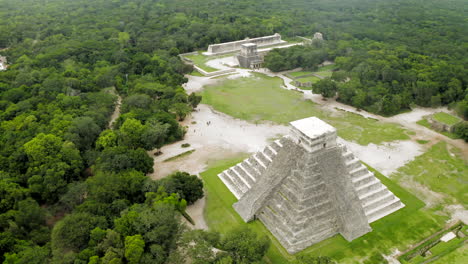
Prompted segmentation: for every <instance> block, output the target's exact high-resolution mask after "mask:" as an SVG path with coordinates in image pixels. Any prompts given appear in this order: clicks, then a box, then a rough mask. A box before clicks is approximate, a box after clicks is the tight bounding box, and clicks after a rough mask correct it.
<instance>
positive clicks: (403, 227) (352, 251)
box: [201, 157, 445, 264]
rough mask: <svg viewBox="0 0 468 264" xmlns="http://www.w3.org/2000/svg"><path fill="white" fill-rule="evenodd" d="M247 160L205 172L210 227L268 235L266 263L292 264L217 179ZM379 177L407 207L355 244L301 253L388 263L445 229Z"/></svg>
mask: <svg viewBox="0 0 468 264" xmlns="http://www.w3.org/2000/svg"><path fill="white" fill-rule="evenodd" d="M244 158H245V157H241V158H237V159H229V160H224V161H219V162H217V163H215V164H213V165H212V166H210V167H209V169H208V170H207V171H205V172H203V173H201V176H202V178H203V181H204V184H205V189H206V207H205V212H204V216H205V219H206V221H207V224H208V226H209V228H210V229H212V230H216V231H218V232H221V234H225V233H226V232H227V231H228V230H230V229H232V228H234V227H235V226H236V225H248V226H249V227H250V228H251V229H252V230H253V231H254V232H257V233H258V234H263V235H267V236H268V237H269V238H270V239H271V241H272V245H271V247H270V249H269V250H268V253H267V256H266V257H265V259H264V263H274V264H275V263H278V264H284V263H289V262H290V261H292V260H293V259H294V258H295V256H293V255H289V254H288V253H287V252H286V251H285V250H284V249H283V248H282V246H281V245H280V244H279V242H278V241H277V240H276V239H275V238H274V237H273V235H272V234H271V233H270V232H269V231H268V230H267V229H266V228H265V227H264V225H263V224H262V223H261V222H260V221H258V220H257V221H253V222H251V223H248V224H246V223H244V222H243V221H242V219H241V218H240V217H239V215H238V214H237V213H236V212H235V211H234V209H233V208H232V204H233V203H235V202H236V201H237V200H236V198H235V197H234V195H232V194H231V192H230V191H229V190H228V189H227V188H226V187H225V186H224V184H223V182H222V181H221V180H220V179H219V178H218V176H217V174H218V173H220V172H222V171H224V170H225V169H227V168H229V167H231V166H233V165H235V164H236V163H238V162H240V161H242V160H243V159H244ZM375 174H376V176H377V177H378V178H379V179H380V180H381V181H382V183H383V184H385V185H386V186H387V187H388V188H389V189H390V190H391V191H392V192H393V193H394V194H395V195H396V196H398V197H399V198H400V199H401V201H402V202H403V203H404V204H405V205H406V206H405V207H404V208H403V209H400V210H399V211H397V212H395V213H393V214H391V215H389V216H386V217H384V218H383V219H380V220H378V221H376V222H374V223H372V224H371V227H372V229H373V231H372V232H370V233H368V234H366V235H364V236H362V237H360V238H358V239H355V240H353V241H352V242H348V241H346V240H345V239H344V238H343V237H342V236H341V235H336V236H334V237H332V238H330V239H327V240H324V241H322V242H320V243H318V244H316V245H313V246H311V247H309V248H307V249H305V250H304V251H302V252H300V253H298V254H306V255H312V256H329V257H331V258H333V259H334V260H336V261H338V263H356V262H364V263H372V264H374V263H385V260H384V259H383V258H382V256H381V254H389V253H390V252H391V250H393V249H395V248H398V249H400V250H404V249H405V248H407V246H408V245H409V244H412V243H416V242H418V241H420V240H422V239H424V238H425V237H427V236H429V235H431V234H432V233H433V232H435V231H436V230H438V229H440V228H441V227H442V226H443V223H444V220H445V218H444V217H442V216H438V215H435V214H433V213H432V212H430V211H427V210H425V209H423V207H424V203H423V202H422V201H421V200H419V199H418V198H416V197H415V196H413V195H412V194H410V193H409V192H407V191H406V190H404V189H403V188H401V187H400V186H399V185H398V184H396V183H394V182H392V181H391V180H389V179H388V178H386V177H385V176H383V175H382V174H380V173H378V172H375Z"/></svg>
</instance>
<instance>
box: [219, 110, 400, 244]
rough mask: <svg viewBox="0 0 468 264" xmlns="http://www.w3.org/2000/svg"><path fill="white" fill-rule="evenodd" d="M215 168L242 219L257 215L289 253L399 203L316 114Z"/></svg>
mask: <svg viewBox="0 0 468 264" xmlns="http://www.w3.org/2000/svg"><path fill="white" fill-rule="evenodd" d="M290 125H291V132H290V135H288V136H285V137H283V138H281V139H279V140H276V141H274V142H273V143H272V144H270V145H269V146H267V147H265V149H263V150H262V151H260V152H258V153H256V154H254V155H253V156H251V157H250V158H248V159H246V160H244V161H243V162H241V163H239V164H237V165H235V166H233V167H231V168H229V169H227V170H225V171H224V172H222V173H220V174H219V175H218V177H219V178H221V180H222V181H223V182H224V184H225V185H226V186H227V187H228V189H229V190H230V191H231V192H232V193H233V194H234V196H236V198H237V199H238V202H237V203H235V204H234V205H233V207H234V209H235V210H236V211H237V213H239V215H240V216H241V217H242V218H243V219H244V221H246V222H248V221H251V220H254V219H260V220H261V221H262V222H263V223H264V224H265V226H266V227H267V228H268V229H269V230H270V231H271V233H273V234H274V235H275V237H276V238H277V239H278V240H279V242H280V243H281V244H282V245H283V247H284V248H285V249H286V250H287V251H288V252H289V253H296V252H298V251H300V250H302V249H304V248H306V247H308V246H310V245H313V244H315V243H318V242H320V241H322V240H324V239H326V238H329V237H331V236H334V235H335V234H338V233H340V234H341V235H342V236H343V237H344V238H345V239H347V240H348V241H351V240H353V239H355V238H357V237H360V236H362V235H364V234H366V233H367V232H370V231H371V230H372V229H371V227H370V226H369V223H372V222H374V221H376V220H377V219H380V218H382V217H384V216H386V215H388V214H391V213H393V212H395V211H397V210H398V209H400V208H402V207H404V204H403V203H401V201H400V199H398V197H396V196H395V195H394V194H393V193H392V192H390V191H389V190H388V189H387V187H386V186H385V185H383V184H382V183H381V182H380V181H379V180H378V179H377V178H376V177H375V176H374V174H373V173H372V172H370V171H369V170H368V169H367V168H366V167H365V166H364V165H362V164H361V162H360V161H359V160H358V159H357V158H355V157H354V155H353V154H352V153H351V152H350V151H348V150H347V149H346V147H345V146H343V145H340V144H337V142H336V139H337V134H336V129H335V128H333V127H332V126H330V125H328V124H327V123H325V122H323V121H322V120H320V119H318V118H316V117H310V118H305V119H301V120H297V121H294V122H291V123H290Z"/></svg>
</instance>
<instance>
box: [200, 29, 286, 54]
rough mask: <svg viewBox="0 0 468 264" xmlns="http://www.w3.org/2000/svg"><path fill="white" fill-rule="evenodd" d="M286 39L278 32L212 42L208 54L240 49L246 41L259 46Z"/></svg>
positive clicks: (281, 41)
mask: <svg viewBox="0 0 468 264" xmlns="http://www.w3.org/2000/svg"><path fill="white" fill-rule="evenodd" d="M283 42H284V41H283V40H281V35H280V34H278V33H276V34H275V35H271V36H265V37H260V38H253V39H249V38H247V39H244V40H238V41H232V42H226V43H220V44H212V45H209V46H208V51H207V54H212V55H215V54H223V53H229V52H234V51H238V50H240V48H241V45H242V44H246V43H255V44H257V46H259V47H260V46H266V45H273V44H278V43H283Z"/></svg>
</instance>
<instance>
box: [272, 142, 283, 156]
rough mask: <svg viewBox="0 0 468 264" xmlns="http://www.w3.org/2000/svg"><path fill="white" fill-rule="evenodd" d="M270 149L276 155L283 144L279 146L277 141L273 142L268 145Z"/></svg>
mask: <svg viewBox="0 0 468 264" xmlns="http://www.w3.org/2000/svg"><path fill="white" fill-rule="evenodd" d="M270 147H271V148H272V149H274V150H275V151H276V153H278V152H279V151H280V150H281V148H282V147H283V144H281V143H280V141H279V140H275V141H273V143H272V144H270Z"/></svg>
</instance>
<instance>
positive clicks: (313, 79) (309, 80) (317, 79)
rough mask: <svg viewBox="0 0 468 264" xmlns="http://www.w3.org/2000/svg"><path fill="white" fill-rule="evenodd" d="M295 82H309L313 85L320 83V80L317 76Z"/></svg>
mask: <svg viewBox="0 0 468 264" xmlns="http://www.w3.org/2000/svg"><path fill="white" fill-rule="evenodd" d="M296 81H298V82H301V83H306V82H311V83H312V84H314V83H316V82H318V81H320V78H319V77H317V76H309V77H304V78H299V79H296Z"/></svg>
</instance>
